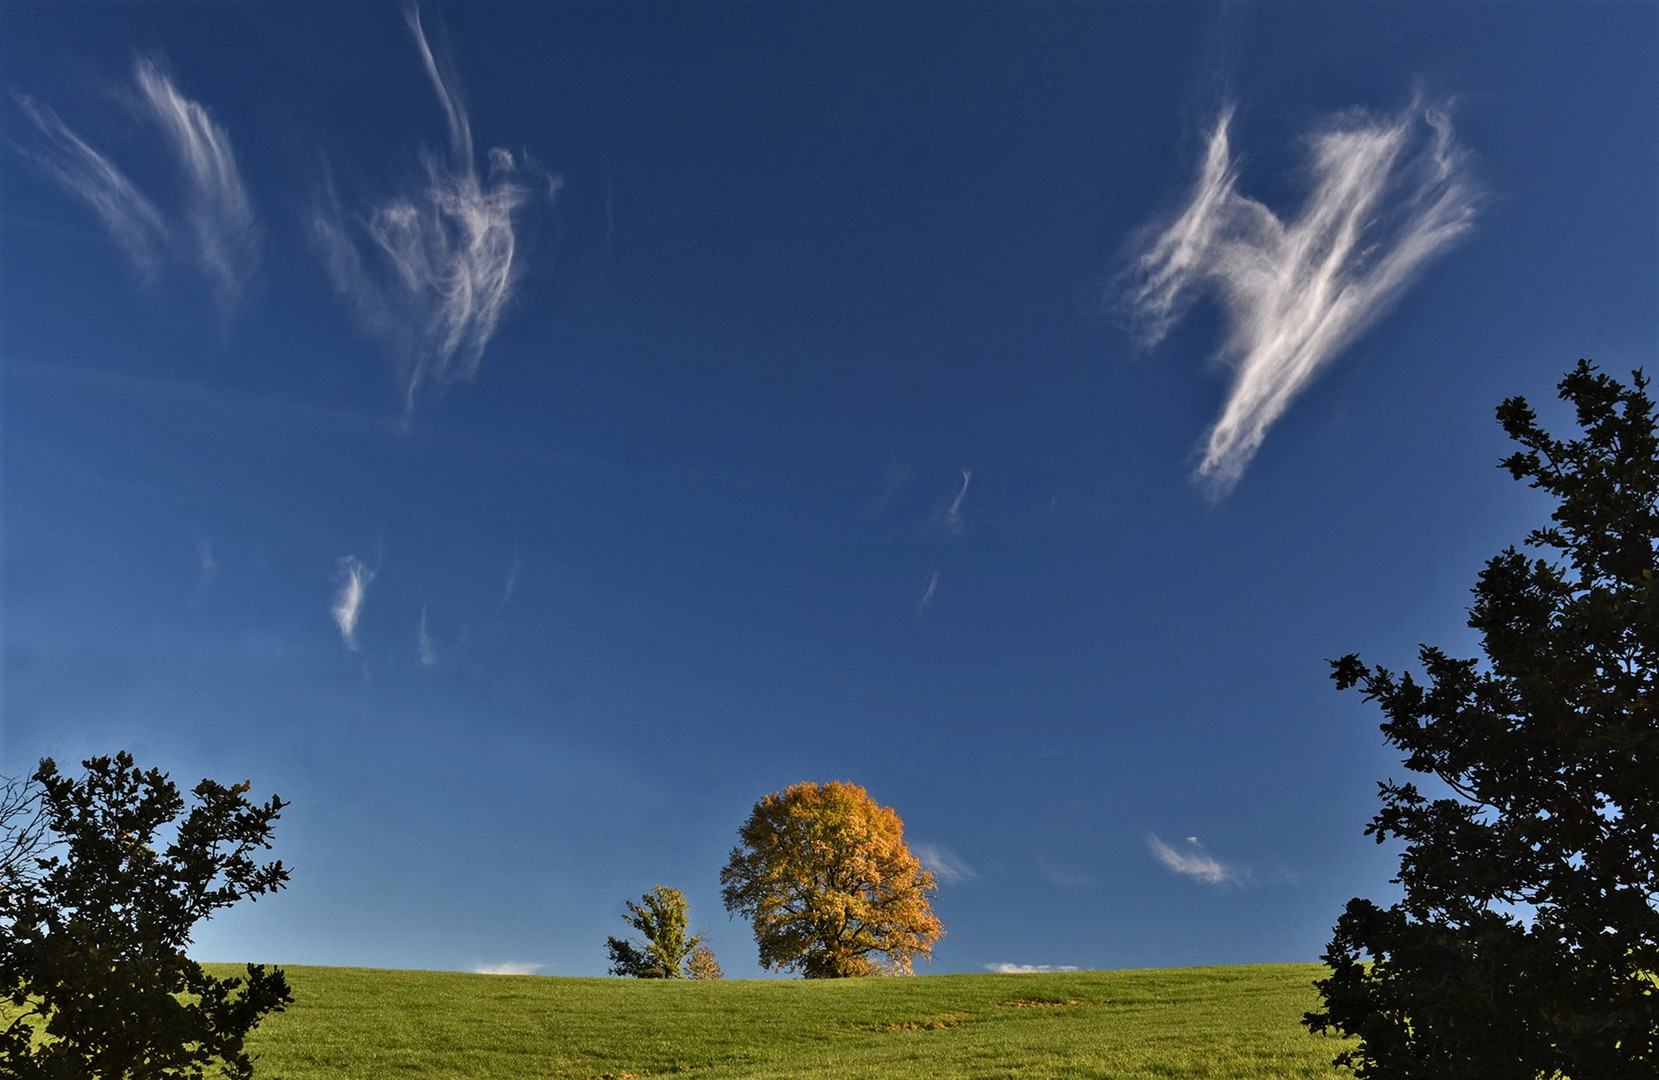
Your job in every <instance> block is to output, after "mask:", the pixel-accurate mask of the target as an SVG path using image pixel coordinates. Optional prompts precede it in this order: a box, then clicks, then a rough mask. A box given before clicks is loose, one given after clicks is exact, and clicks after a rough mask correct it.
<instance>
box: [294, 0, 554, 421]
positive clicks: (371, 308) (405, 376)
mask: <svg viewBox="0 0 1659 1080" xmlns="http://www.w3.org/2000/svg"><path fill="white" fill-rule="evenodd" d="M405 17H406V20H407V22H408V24H409V31H410V33H411V34H412V35H413V36H414V39H415V45H416V48H417V50H418V51H419V53H420V56H421V61H422V63H423V65H424V66H425V68H426V74H427V77H428V78H429V79H430V80H431V82H432V87H433V90H434V91H435V93H436V94H437V97H438V104H439V105H440V106H441V107H442V108H443V111H444V115H445V118H446V120H447V122H448V128H449V153H448V156H447V159H445V158H440V157H439V155H436V154H433V153H429V152H428V153H423V154H422V155H421V159H422V166H423V171H424V174H425V175H424V176H423V177H422V178H421V179H420V180H419V181H417V182H416V183H415V184H412V185H410V190H409V191H408V192H407V194H405V195H403V196H400V197H396V198H392V199H390V200H387V201H385V202H383V203H379V204H377V205H371V206H368V207H367V208H366V209H365V210H363V211H362V212H361V213H358V214H353V215H347V214H346V213H345V211H344V210H343V208H342V207H341V204H340V199H339V196H338V194H337V193H336V192H335V191H334V190H333V185H332V182H331V183H330V185H329V188H328V191H327V193H326V196H325V198H324V201H323V204H322V206H320V207H319V208H318V210H317V211H316V213H315V214H314V215H313V218H312V229H311V231H312V236H313V238H314V240H315V241H316V244H317V247H318V249H319V251H320V252H321V254H322V256H323V261H324V265H325V266H326V267H327V269H328V273H329V276H330V278H331V280H332V281H333V283H334V287H335V289H336V291H338V292H339V293H340V294H341V296H343V297H344V298H345V299H346V300H347V302H348V303H349V304H350V306H351V307H352V308H353V310H354V312H355V313H356V315H357V317H358V320H359V322H361V323H362V325H363V326H364V328H365V329H366V330H367V331H368V332H369V333H371V334H373V335H375V336H377V337H380V338H381V339H382V340H383V341H385V342H386V343H387V344H388V345H389V346H390V347H391V348H392V350H393V352H394V354H395V358H396V362H397V365H398V380H399V383H400V385H401V389H402V391H403V402H404V409H405V412H406V413H413V412H414V411H415V407H416V404H417V403H418V401H419V400H420V398H421V396H422V394H423V393H424V392H427V391H430V392H433V393H441V392H442V391H443V389H444V388H445V387H447V386H449V385H450V384H452V383H455V382H464V381H467V380H470V379H471V378H472V377H473V376H474V375H475V374H476V373H477V371H478V367H479V364H480V363H481V362H482V360H483V356H484V350H485V348H486V347H487V346H488V345H489V342H490V339H491V338H492V337H493V336H494V335H495V330H496V326H497V324H498V323H499V322H500V320H501V316H502V313H503V312H504V311H505V310H506V307H507V304H508V302H509V301H510V300H511V299H512V297H513V292H514V286H515V285H516V283H517V281H518V278H519V275H520V272H521V270H522V267H521V265H520V260H519V259H518V255H517V252H518V236H517V228H518V225H517V217H518V215H519V213H520V211H522V210H523V209H524V207H525V206H526V205H527V204H529V203H530V202H531V200H532V199H533V198H534V197H535V196H536V194H537V192H538V191H545V194H546V197H547V198H552V197H553V196H554V195H555V194H556V193H557V192H558V190H559V187H560V186H561V183H562V181H561V180H560V179H559V178H558V177H556V176H551V177H550V176H548V175H547V174H546V173H544V172H543V171H542V170H541V169H540V167H539V166H537V165H536V164H535V162H534V161H532V160H531V159H530V158H529V157H528V156H526V155H522V154H521V155H519V156H518V157H517V158H515V157H514V155H513V154H512V153H511V152H510V151H508V150H506V149H504V148H501V147H494V148H492V149H491V150H490V151H489V152H488V153H487V155H486V158H487V161H488V172H487V174H486V175H485V176H484V177H482V178H481V177H480V176H479V171H478V160H477V156H476V154H475V153H474V150H473V142H472V125H471V121H470V120H469V118H468V115H467V110H466V105H465V102H464V101H463V100H462V97H461V92H460V82H459V79H458V78H457V77H456V74H455V71H454V68H453V65H452V64H451V63H450V61H449V58H448V56H447V54H445V53H442V52H434V51H433V49H432V47H431V45H430V43H429V42H428V40H427V37H426V33H425V31H424V29H423V28H422V26H421V20H420V13H419V12H418V11H417V10H415V9H414V8H410V9H408V10H407V11H406V13H405Z"/></svg>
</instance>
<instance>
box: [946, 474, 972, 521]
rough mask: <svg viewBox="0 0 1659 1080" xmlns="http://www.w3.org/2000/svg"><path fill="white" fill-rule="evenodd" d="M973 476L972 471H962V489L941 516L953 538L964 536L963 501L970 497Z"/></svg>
mask: <svg viewBox="0 0 1659 1080" xmlns="http://www.w3.org/2000/svg"><path fill="white" fill-rule="evenodd" d="M973 475H974V474H973V470H971V469H963V470H962V487H961V488H960V489H959V490H958V491H957V493H956V498H954V499H952V500H951V504H950V505H949V506H948V507H946V508H945V512H944V513H943V514H941V515H939V521H940V523H941V524H943V525H944V527H945V531H946V532H948V533H950V534H951V535H952V536H960V535H962V500H963V499H965V498H967V496H968V482H969V481H970V480H972V479H973Z"/></svg>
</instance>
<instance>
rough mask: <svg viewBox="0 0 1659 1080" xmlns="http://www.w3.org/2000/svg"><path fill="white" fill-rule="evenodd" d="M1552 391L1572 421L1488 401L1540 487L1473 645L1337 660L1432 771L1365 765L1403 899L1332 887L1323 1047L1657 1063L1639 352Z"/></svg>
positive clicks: (1651, 498) (1490, 566) (1470, 1074)
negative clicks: (1396, 844) (1380, 780)
mask: <svg viewBox="0 0 1659 1080" xmlns="http://www.w3.org/2000/svg"><path fill="white" fill-rule="evenodd" d="M1560 392H1561V397H1562V399H1563V400H1565V401H1568V402H1570V403H1571V404H1572V406H1573V408H1574V410H1575V411H1576V416H1577V423H1578V427H1579V429H1580V432H1581V434H1580V435H1579V437H1577V438H1572V439H1569V440H1566V441H1563V440H1561V439H1557V438H1555V437H1553V436H1551V435H1549V434H1548V433H1547V432H1545V431H1544V430H1543V428H1542V427H1540V425H1539V423H1538V419H1537V416H1536V414H1535V413H1534V412H1533V410H1532V409H1531V408H1530V407H1529V406H1528V405H1527V403H1526V401H1525V400H1523V399H1521V398H1512V399H1510V400H1508V401H1505V402H1504V403H1503V404H1502V405H1501V406H1500V407H1499V408H1498V419H1499V420H1500V421H1501V423H1502V424H1503V427H1504V430H1505V431H1506V432H1508V434H1509V436H1510V437H1511V438H1512V439H1514V440H1515V441H1516V442H1517V443H1519V444H1520V447H1521V448H1520V449H1519V450H1517V451H1516V452H1515V453H1514V454H1512V455H1511V456H1510V457H1508V458H1506V459H1505V460H1504V462H1503V466H1504V467H1505V468H1506V469H1508V471H1509V472H1510V474H1511V475H1512V476H1514V477H1515V479H1517V480H1523V481H1526V482H1527V483H1528V484H1529V485H1530V486H1532V487H1534V488H1537V489H1539V490H1540V491H1542V492H1544V493H1546V494H1547V495H1549V496H1550V497H1551V498H1552V499H1553V500H1554V503H1555V506H1554V510H1553V512H1552V514H1551V519H1550V523H1549V524H1548V525H1546V526H1544V527H1542V528H1539V529H1535V530H1533V531H1532V532H1531V533H1530V534H1528V536H1527V537H1526V540H1525V544H1526V546H1527V547H1528V548H1530V549H1532V551H1533V552H1536V553H1537V555H1536V556H1529V555H1526V554H1523V553H1522V552H1520V551H1517V550H1516V549H1514V548H1513V547H1511V548H1508V549H1506V550H1504V551H1503V552H1502V553H1500V554H1499V555H1497V556H1496V557H1494V558H1493V559H1491V560H1490V561H1489V562H1488V563H1487V564H1486V569H1485V570H1484V571H1483V572H1482V573H1481V574H1480V579H1479V581H1478V583H1477V584H1476V585H1475V587H1474V604H1473V606H1472V607H1471V608H1470V609H1469V626H1470V627H1471V628H1472V629H1474V630H1475V631H1476V632H1477V633H1478V634H1479V640H1480V645H1481V649H1482V651H1483V652H1484V653H1485V659H1484V660H1472V659H1456V658H1453V657H1451V656H1448V655H1446V654H1445V653H1444V652H1442V651H1441V650H1439V649H1436V648H1432V647H1429V646H1423V647H1422V648H1421V650H1420V652H1419V658H1420V661H1421V663H1422V666H1423V671H1424V674H1425V676H1426V680H1427V681H1426V684H1425V683H1420V682H1419V681H1418V680H1417V679H1416V678H1414V677H1413V676H1412V675H1411V674H1409V673H1404V674H1399V675H1396V674H1395V673H1393V672H1391V671H1388V670H1385V669H1383V668H1380V667H1369V666H1367V665H1366V664H1363V663H1361V662H1360V660H1359V659H1358V658H1357V657H1355V656H1345V657H1343V658H1342V659H1340V660H1337V661H1334V662H1333V667H1334V669H1335V670H1334V673H1333V674H1334V677H1335V679H1336V682H1337V685H1338V686H1339V687H1341V688H1343V689H1347V688H1350V687H1355V686H1357V687H1359V688H1360V689H1361V692H1362V693H1363V694H1364V696H1365V698H1366V699H1367V700H1369V701H1375V702H1377V703H1378V704H1379V705H1380V706H1381V708H1382V712H1383V715H1384V717H1385V722H1384V723H1383V725H1382V730H1383V733H1384V734H1385V735H1386V736H1387V738H1388V741H1389V742H1390V743H1392V744H1393V745H1394V746H1396V747H1398V748H1399V749H1400V750H1401V751H1402V752H1403V753H1404V755H1405V765H1406V767H1407V768H1408V769H1410V770H1412V771H1414V772H1417V773H1422V774H1426V775H1429V776H1433V777H1436V778H1438V783H1436V784H1434V785H1432V786H1431V790H1429V791H1422V790H1419V789H1418V787H1417V786H1416V785H1415V784H1411V783H1396V782H1394V781H1392V780H1391V781H1389V782H1387V783H1384V784H1382V785H1380V786H1381V789H1382V802H1383V807H1382V810H1381V812H1379V813H1378V815H1377V816H1376V818H1375V819H1374V820H1373V821H1372V822H1371V824H1370V826H1369V827H1368V828H1367V830H1366V831H1367V833H1369V834H1370V835H1373V836H1375V837H1376V839H1377V841H1378V842H1379V843H1380V842H1382V841H1384V840H1386V839H1389V838H1396V839H1399V840H1402V841H1404V842H1405V849H1404V852H1403V854H1402V856H1401V859H1400V875H1399V877H1398V878H1397V879H1396V880H1397V881H1398V883H1399V884H1400V885H1401V886H1402V887H1403V889H1404V899H1403V900H1402V901H1401V902H1400V903H1397V904H1394V905H1392V906H1390V907H1386V908H1384V907H1380V906H1378V905H1377V904H1374V903H1372V902H1371V901H1369V900H1365V899H1358V898H1356V899H1354V900H1352V901H1350V902H1349V904H1348V907H1347V910H1346V911H1345V912H1344V913H1343V915H1342V917H1341V919H1340V920H1339V921H1338V922H1337V925H1336V931H1335V936H1334V938H1333V939H1332V941H1331V944H1330V947H1329V949H1328V950H1327V952H1326V954H1325V959H1326V961H1327V963H1328V964H1329V965H1330V969H1331V974H1330V976H1329V977H1328V978H1326V979H1324V980H1323V981H1321V982H1320V983H1319V984H1318V986H1319V991H1320V994H1321V995H1322V996H1323V999H1324V1001H1323V1006H1324V1007H1323V1009H1322V1010H1321V1011H1319V1012H1316V1013H1310V1014H1309V1015H1308V1017H1307V1021H1306V1022H1307V1024H1308V1025H1309V1027H1311V1028H1312V1029H1313V1030H1314V1031H1336V1032H1340V1033H1345V1034H1349V1035H1355V1036H1358V1039H1359V1041H1358V1043H1357V1045H1356V1046H1355V1047H1354V1048H1353V1049H1351V1050H1349V1051H1347V1052H1346V1053H1344V1054H1342V1055H1341V1056H1340V1057H1339V1058H1338V1059H1337V1060H1338V1063H1339V1064H1346V1065H1348V1066H1350V1067H1352V1068H1353V1070H1354V1071H1355V1072H1356V1073H1358V1074H1359V1075H1360V1076H1362V1077H1365V1078H1368V1080H1418V1078H1421V1080H1464V1078H1470V1080H1473V1078H1477V1077H1478V1078H1480V1080H1536V1078H1540V1077H1552V1078H1553V1077H1570V1078H1572V1080H1623V1078H1627V1077H1628V1078H1635V1077H1646V1078H1649V1080H1651V1078H1652V1077H1654V1076H1659V1051H1656V1041H1659V987H1656V984H1655V973H1656V972H1659V909H1656V903H1659V580H1656V574H1659V558H1656V549H1655V544H1656V538H1659V436H1656V433H1655V423H1654V413H1653V402H1652V400H1651V399H1650V397H1649V395H1648V380H1647V379H1646V378H1645V377H1644V376H1643V375H1642V373H1641V372H1636V373H1635V375H1634V378H1633V380H1632V382H1631V384H1630V385H1628V386H1626V385H1624V384H1622V383H1620V382H1619V381H1617V380H1615V379H1612V378H1610V377H1608V376H1607V375H1604V374H1602V373H1600V372H1598V371H1596V369H1595V368H1594V367H1593V366H1592V365H1591V364H1589V363H1588V362H1586V361H1580V362H1579V364H1578V366H1577V368H1576V369H1575V370H1573V371H1572V372H1571V373H1569V374H1568V375H1567V377H1566V378H1565V379H1563V380H1562V382H1561V384H1560Z"/></svg>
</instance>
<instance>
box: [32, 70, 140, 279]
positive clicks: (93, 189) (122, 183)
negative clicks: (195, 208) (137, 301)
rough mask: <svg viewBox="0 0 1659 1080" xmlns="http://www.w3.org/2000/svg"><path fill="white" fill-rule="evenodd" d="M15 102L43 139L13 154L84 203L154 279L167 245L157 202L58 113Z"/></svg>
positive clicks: (111, 236) (128, 253) (136, 266)
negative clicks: (37, 145) (38, 144)
mask: <svg viewBox="0 0 1659 1080" xmlns="http://www.w3.org/2000/svg"><path fill="white" fill-rule="evenodd" d="M15 100H16V102H17V106H18V109H19V110H20V111H21V112H22V113H23V115H24V116H26V117H28V119H29V121H30V123H32V124H34V125H35V127H36V128H37V129H38V130H39V131H40V134H41V135H42V137H43V138H44V140H45V142H44V144H42V145H41V146H39V147H38V148H34V149H31V148H29V147H26V146H16V145H15V144H14V147H15V149H16V150H17V152H18V153H20V154H22V155H23V156H24V157H26V158H28V159H29V160H30V161H32V162H34V163H35V165H36V166H38V167H39V168H40V170H41V171H42V172H43V173H45V174H46V175H47V177H49V178H50V179H51V180H52V181H54V182H55V183H56V184H57V185H58V186H59V187H61V188H63V189H64V191H66V192H68V193H69V194H70V195H72V196H74V197H75V198H77V199H79V200H80V201H81V202H83V203H85V204H86V205H87V207H88V208H89V209H90V210H91V211H92V212H93V213H94V214H96V215H97V217H98V220H99V221H100V222H102V223H103V226H104V228H105V230H106V231H108V233H109V235H110V239H112V240H114V241H115V244H116V246H117V247H119V248H120V249H121V250H122V251H123V252H124V253H125V254H126V256H127V258H128V259H130V260H132V264H133V266H134V267H135V268H136V269H137V270H138V272H139V273H140V274H141V275H143V276H145V277H149V276H151V275H153V274H154V273H155V271H156V267H157V265H158V264H159V263H160V261H161V255H162V250H163V248H164V247H165V246H166V243H167V222H166V220H165V219H164V218H163V217H162V215H161V211H160V210H158V209H157V208H156V205H155V203H153V202H151V201H150V199H149V197H148V196H146V195H145V194H144V193H143V192H141V191H139V190H138V188H137V187H135V186H134V185H133V182H132V181H131V180H129V179H127V176H126V174H125V173H123V172H122V171H121V170H120V169H118V168H116V167H115V165H114V164H113V163H111V162H110V160H109V159H108V158H106V157H104V155H102V154H100V153H99V152H98V151H97V150H95V149H93V148H92V147H91V146H90V145H88V144H87V142H86V140H84V139H82V138H81V137H80V136H79V135H77V134H75V132H74V131H72V130H71V129H70V127H69V125H67V124H65V123H64V122H63V121H62V120H61V119H59V118H58V114H57V113H55V112H53V111H52V110H51V109H50V108H48V107H47V106H44V105H36V104H35V102H34V99H33V98H30V97H28V96H26V95H18V96H17V97H16V98H15Z"/></svg>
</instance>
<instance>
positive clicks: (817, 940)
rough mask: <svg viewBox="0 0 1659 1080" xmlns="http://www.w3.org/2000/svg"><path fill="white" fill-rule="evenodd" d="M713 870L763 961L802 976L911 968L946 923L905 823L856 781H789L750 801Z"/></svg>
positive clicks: (900, 972) (927, 951)
mask: <svg viewBox="0 0 1659 1080" xmlns="http://www.w3.org/2000/svg"><path fill="white" fill-rule="evenodd" d="M738 837H739V839H741V840H742V842H743V843H742V846H741V847H737V848H733V849H732V855H731V861H730V862H729V863H728V864H727V866H726V868H725V869H724V870H722V871H721V872H720V882H721V884H722V885H723V886H724V888H723V889H722V890H721V896H722V898H723V899H724V900H725V902H726V910H728V911H731V912H735V913H739V914H742V915H744V916H746V917H747V918H748V919H749V920H750V921H751V922H753V923H754V928H755V942H756V943H757V944H758V945H759V946H760V962H761V964H762V965H763V966H765V967H768V968H774V969H776V968H781V969H783V970H786V971H799V972H800V973H801V974H802V975H804V976H806V977H807V978H809V979H821V978H837V977H841V976H846V975H874V974H892V975H908V974H910V973H911V971H912V963H913V961H914V959H915V958H916V957H921V958H922V959H923V960H926V959H929V958H930V957H931V955H932V951H933V943H934V942H935V941H938V940H939V938H941V937H943V936H944V933H945V931H944V927H943V926H941V925H940V922H939V919H938V917H937V916H935V915H934V914H933V908H932V906H931V905H930V903H929V897H930V895H931V894H932V893H934V892H936V891H937V889H938V886H937V884H936V883H935V881H934V879H933V875H932V874H931V873H929V872H928V871H927V870H924V869H923V868H922V864H921V861H920V860H919V859H917V858H916V856H915V855H913V854H911V851H910V849H909V847H907V846H906V845H905V842H904V822H903V821H901V820H899V815H898V814H896V813H894V812H893V811H892V810H891V809H890V808H888V807H885V806H880V805H878V804H877V803H876V801H875V800H874V799H872V798H870V794H869V792H867V791H865V790H864V789H863V788H861V787H859V786H858V785H857V784H847V783H843V782H842V781H839V780H832V781H830V782H829V783H827V784H823V785H821V786H820V785H818V784H812V783H801V784H795V785H794V786H792V787H790V788H789V789H788V790H786V791H784V792H783V793H782V794H778V793H776V792H774V793H773V794H771V795H768V796H766V797H765V798H764V799H762V800H760V802H758V803H756V804H755V808H754V811H753V812H752V813H751V814H750V815H749V820H748V821H747V822H745V823H744V825H743V828H742V829H740V830H739V831H738Z"/></svg>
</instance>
